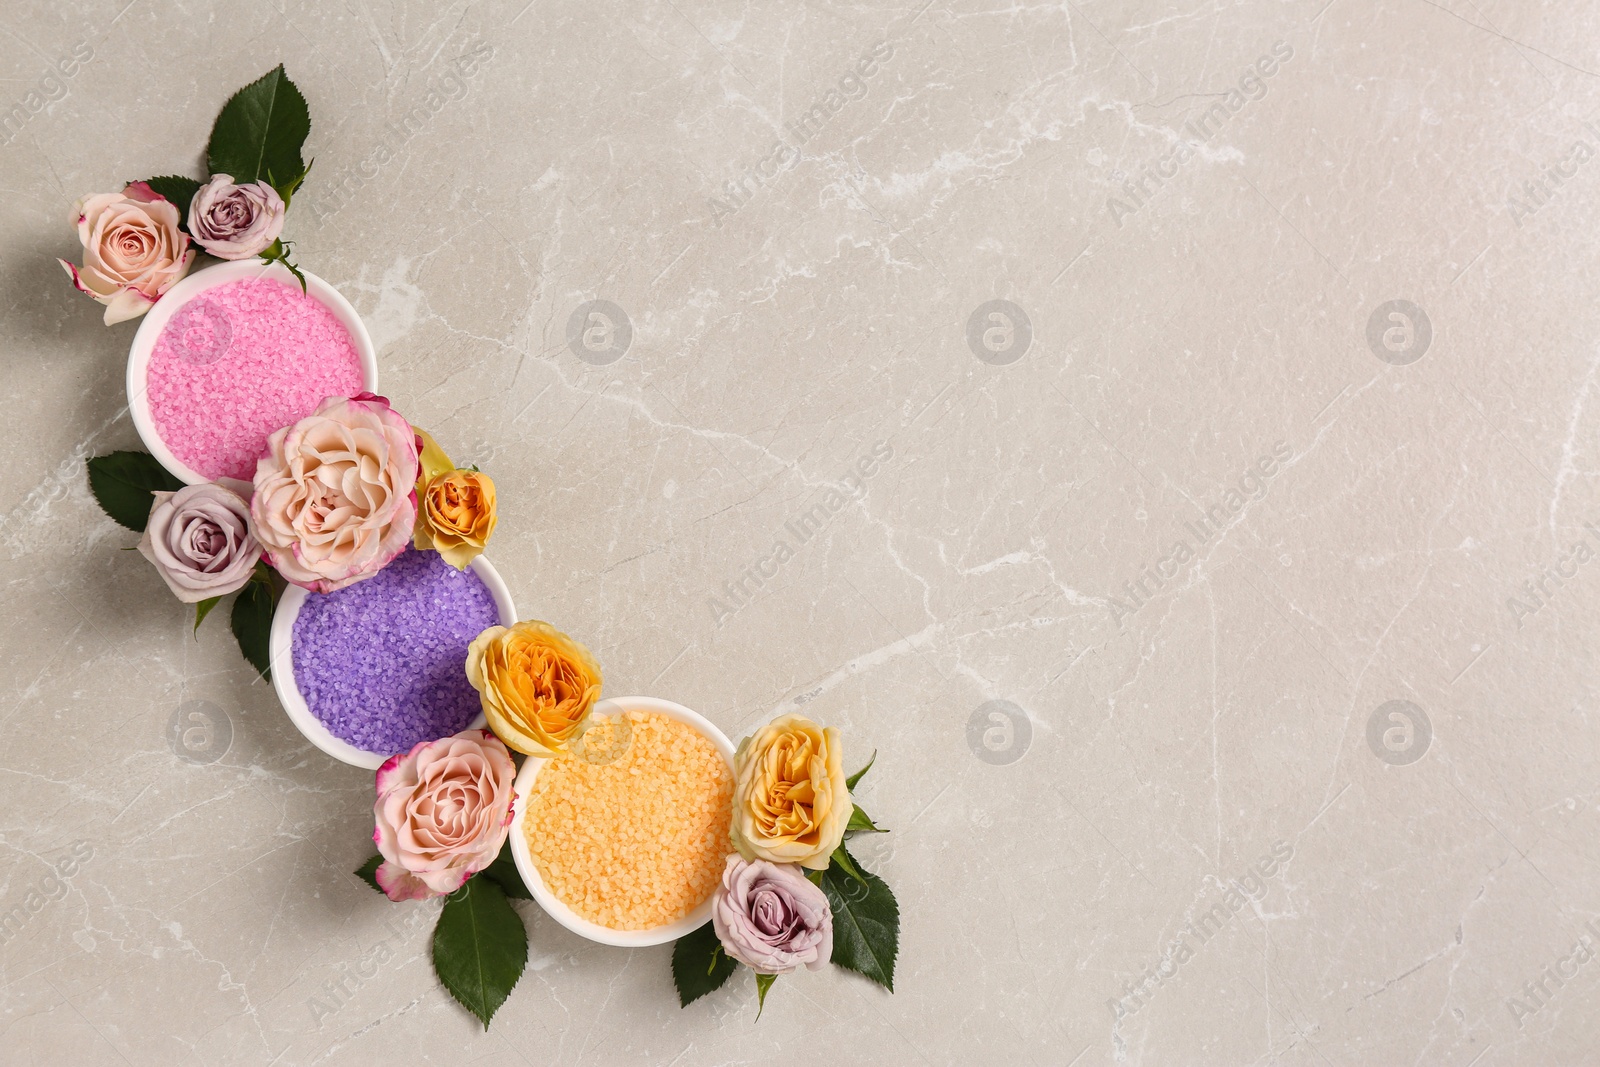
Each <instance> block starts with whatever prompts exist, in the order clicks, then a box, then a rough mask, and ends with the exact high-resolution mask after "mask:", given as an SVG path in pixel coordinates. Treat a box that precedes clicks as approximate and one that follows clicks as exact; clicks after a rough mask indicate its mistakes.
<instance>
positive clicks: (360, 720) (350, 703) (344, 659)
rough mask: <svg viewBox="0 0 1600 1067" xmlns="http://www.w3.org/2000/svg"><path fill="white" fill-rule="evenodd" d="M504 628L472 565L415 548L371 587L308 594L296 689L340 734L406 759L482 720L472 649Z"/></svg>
mask: <svg viewBox="0 0 1600 1067" xmlns="http://www.w3.org/2000/svg"><path fill="white" fill-rule="evenodd" d="M499 621H500V614H499V611H498V609H497V608H496V607H495V603H494V597H493V596H491V595H490V593H489V590H488V587H486V586H485V585H484V584H483V581H482V580H481V579H480V578H479V577H478V576H477V574H476V573H475V572H474V571H473V570H472V568H470V567H469V568H467V569H466V570H464V571H458V570H456V569H455V568H454V567H452V566H450V564H448V563H446V562H445V561H444V560H443V559H441V558H440V556H439V554H438V553H437V552H418V551H417V550H415V549H407V550H406V551H405V552H404V553H402V554H401V555H400V556H398V557H396V558H395V560H394V561H393V562H392V563H390V564H389V565H388V566H387V567H385V568H383V569H382V570H381V571H379V572H378V573H377V574H376V575H374V576H373V577H371V578H368V579H366V580H365V581H360V582H357V583H355V584H354V585H350V586H346V587H345V588H343V589H339V590H336V591H335V592H332V593H327V594H319V593H312V594H310V595H309V596H307V597H306V600H305V603H304V604H303V605H302V606H301V608H300V614H299V616H298V617H296V619H295V621H294V640H293V657H294V678H295V684H296V686H297V687H298V688H299V690H300V693H301V695H302V696H304V697H305V700H306V705H307V706H308V707H309V708H310V709H311V714H313V715H315V716H316V717H317V718H318V719H320V720H321V721H322V723H323V725H325V726H327V728H328V729H329V730H330V731H331V732H332V733H333V735H334V736H335V737H338V738H340V739H341V740H344V741H348V742H349V743H350V744H352V745H354V746H355V747H356V748H359V749H362V750H364V751H367V752H378V753H382V754H384V755H392V754H394V753H397V752H406V751H409V750H410V748H411V746H413V745H415V744H416V743H417V742H419V741H433V740H437V739H438V738H441V737H448V736H450V735H451V734H454V733H459V732H460V731H461V730H463V729H465V728H466V727H467V725H468V724H469V723H471V722H472V720H473V719H475V718H476V717H477V715H478V711H479V703H478V693H477V691H476V690H475V689H473V688H472V686H471V685H470V684H469V683H468V682H467V675H466V669H465V664H466V661H467V646H468V645H469V644H471V643H472V639H473V638H475V637H477V636H478V635H479V634H480V633H482V632H483V631H484V630H486V629H488V628H489V627H491V626H494V625H496V624H497V623H499Z"/></svg>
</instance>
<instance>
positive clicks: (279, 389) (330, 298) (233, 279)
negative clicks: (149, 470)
mask: <svg viewBox="0 0 1600 1067" xmlns="http://www.w3.org/2000/svg"><path fill="white" fill-rule="evenodd" d="M303 273H304V274H305V278H306V288H305V291H304V292H302V291H301V289H300V282H299V280H298V279H296V278H295V277H294V275H293V274H291V273H290V272H289V271H288V269H287V268H285V267H284V266H283V264H281V263H264V262H262V261H261V260H259V259H249V260H238V261H235V262H228V263H219V264H217V265H216V266H214V267H207V268H205V269H204V270H198V271H195V272H194V273H193V274H190V275H189V276H188V277H187V278H184V279H183V280H182V281H180V282H179V283H178V284H177V285H174V286H173V287H172V288H171V289H170V290H169V291H168V292H167V294H166V295H165V296H163V297H162V298H161V299H160V300H157V301H156V303H155V306H154V307H152V308H151V309H150V310H149V311H148V312H146V313H145V316H144V318H143V319H142V320H140V323H139V330H138V332H137V333H136V334H134V336H133V345H132V346H131V348H130V349H129V351H128V411H129V414H131V415H132V417H133V425H134V428H135V429H136V430H138V431H139V437H140V439H141V440H143V441H144V444H145V447H146V448H148V449H149V450H150V454H151V455H153V456H155V458H156V459H157V460H158V461H159V462H160V463H161V465H162V466H164V467H166V468H167V470H169V471H171V472H172V473H173V474H174V475H176V476H177V477H179V478H181V479H183V480H184V481H185V482H187V483H189V484H190V485H193V484H195V483H197V482H210V481H223V482H228V483H233V484H234V487H235V488H239V484H238V483H241V482H249V481H250V480H251V479H252V478H253V477H254V476H255V470H256V460H257V459H258V458H259V457H260V456H261V455H262V454H263V453H265V452H266V445H267V438H268V437H269V436H270V435H271V434H272V433H273V432H274V431H276V430H279V429H282V428H283V427H285V426H289V425H291V424H293V423H295V422H298V421H299V420H301V419H302V418H304V417H305V416H307V415H309V414H311V413H312V412H313V411H314V410H316V408H317V405H318V404H320V403H321V402H322V401H323V400H324V399H325V398H327V397H330V396H352V395H354V394H356V393H359V392H362V391H366V392H376V391H377V387H378V361H377V357H376V355H375V354H374V353H373V349H372V338H371V337H369V336H368V335H367V328H366V327H365V326H364V325H362V323H361V317H360V316H359V315H357V314H356V310H355V308H353V307H351V306H350V302H349V301H348V300H346V299H345V298H344V297H343V296H341V295H340V294H339V291H338V290H337V289H335V288H334V287H333V286H331V285H329V284H328V283H327V282H325V281H323V280H322V279H321V278H319V277H317V276H316V275H315V274H312V273H311V272H309V271H305V272H303Z"/></svg>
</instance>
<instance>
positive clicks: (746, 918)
mask: <svg viewBox="0 0 1600 1067" xmlns="http://www.w3.org/2000/svg"><path fill="white" fill-rule="evenodd" d="M711 925H712V929H714V930H716V932H717V940H718V941H721V942H722V948H723V951H725V952H727V954H728V955H729V956H731V957H733V958H734V959H736V960H738V961H739V962H740V963H742V964H744V965H745V966H746V967H749V968H750V969H751V970H753V971H755V972H756V973H757V974H788V973H789V972H790V971H792V970H794V969H795V968H797V967H801V966H804V967H807V968H809V969H811V970H813V971H815V970H817V969H818V968H820V967H822V966H823V965H824V964H825V963H827V962H828V961H829V960H831V959H832V958H833V909H832V908H831V907H829V906H828V896H827V894H826V893H824V892H823V891H822V890H821V889H818V888H817V887H816V886H814V885H812V884H811V883H810V882H809V881H807V879H806V876H805V872H804V871H803V870H802V869H801V868H800V867H799V866H797V865H796V864H793V863H768V862H767V861H766V860H756V861H755V862H753V863H752V862H750V861H749V860H746V859H745V858H744V857H742V856H737V855H734V856H729V857H728V862H727V865H726V866H725V867H723V870H722V881H721V882H719V883H718V884H717V888H716V890H715V891H714V892H713V893H712V894H711Z"/></svg>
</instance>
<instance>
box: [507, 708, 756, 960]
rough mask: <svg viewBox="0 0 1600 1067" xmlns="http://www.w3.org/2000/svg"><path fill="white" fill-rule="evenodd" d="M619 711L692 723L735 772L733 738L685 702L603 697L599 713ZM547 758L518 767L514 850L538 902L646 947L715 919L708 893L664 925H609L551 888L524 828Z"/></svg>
mask: <svg viewBox="0 0 1600 1067" xmlns="http://www.w3.org/2000/svg"><path fill="white" fill-rule="evenodd" d="M619 711H647V712H654V713H655V714H657V715H661V716H664V717H666V718H668V719H676V720H678V721H679V722H686V723H688V724H689V725H690V726H693V727H694V728H695V729H696V730H698V731H700V733H702V734H704V735H705V737H706V738H707V740H709V741H710V742H711V743H712V744H713V745H715V746H716V748H717V751H718V752H720V753H722V758H723V759H725V760H727V761H728V772H729V773H730V774H731V773H733V742H731V741H729V740H728V736H727V735H726V734H724V733H723V732H722V731H721V730H719V729H717V728H716V727H715V726H714V725H712V724H711V723H710V722H709V721H707V720H706V719H705V718H704V717H703V716H700V715H697V714H696V713H694V712H692V711H690V710H689V709H688V708H686V707H684V706H683V705H682V704H674V703H673V702H672V701H670V700H662V699H660V698H659V697H613V698H611V699H608V700H602V701H600V702H599V703H597V704H596V705H595V708H594V714H596V715H607V716H611V715H615V714H617V713H618V712H619ZM548 762H550V761H549V760H545V759H538V758H536V757H533V756H529V757H528V758H527V760H525V761H524V762H523V764H522V770H520V771H518V772H517V785H516V790H517V795H516V800H515V801H514V807H513V808H512V812H513V814H512V818H511V856H512V858H513V859H515V860H516V861H517V871H518V872H519V873H521V875H522V881H523V882H524V883H525V884H526V885H527V887H528V891H529V892H531V893H532V894H533V899H534V900H537V901H538V902H539V906H540V907H541V908H543V909H544V910H545V911H546V913H548V914H549V915H550V917H551V918H553V919H555V921H556V922H558V923H560V924H561V925H562V926H565V927H566V928H567V929H568V930H571V931H572V932H573V933H575V934H581V935H583V936H584V937H587V938H588V939H589V940H591V941H598V942H600V944H602V945H616V946H618V947H619V948H643V947H645V946H646V945H661V944H665V943H666V942H668V941H676V940H677V939H678V938H680V937H683V936H684V935H685V934H690V933H693V932H694V931H696V930H698V929H699V928H700V927H702V926H704V925H705V924H706V923H708V922H710V921H711V898H710V897H709V896H708V897H706V899H705V900H702V901H701V902H700V905H699V907H697V908H695V909H694V910H693V911H691V912H690V913H689V914H688V915H685V916H684V917H683V918H681V919H679V920H678V921H676V922H670V923H667V924H666V925H665V926H657V927H653V928H651V929H649V930H613V929H611V927H609V926H601V925H600V924H599V923H593V922H590V921H589V920H588V919H585V918H583V917H582V916H581V915H579V914H578V913H577V912H575V911H573V910H572V909H571V908H569V907H567V906H566V904H564V903H562V901H561V899H560V898H559V897H557V896H556V895H555V894H554V893H552V892H550V890H549V889H548V888H546V886H545V884H544V878H543V877H542V876H541V875H540V874H539V867H538V864H536V863H534V862H533V856H532V855H530V854H529V852H528V839H527V838H526V837H525V836H524V835H523V832H522V817H523V807H524V805H525V804H526V803H527V798H528V791H529V790H530V789H531V788H532V787H533V780H534V779H535V778H537V777H539V772H540V771H541V770H543V769H544V765H545V764H546V763H548Z"/></svg>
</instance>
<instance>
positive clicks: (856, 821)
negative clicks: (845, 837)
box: [844, 804, 889, 834]
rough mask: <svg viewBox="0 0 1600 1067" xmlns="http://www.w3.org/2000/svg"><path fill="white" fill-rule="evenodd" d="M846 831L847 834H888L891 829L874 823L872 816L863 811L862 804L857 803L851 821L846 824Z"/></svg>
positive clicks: (851, 814)
mask: <svg viewBox="0 0 1600 1067" xmlns="http://www.w3.org/2000/svg"><path fill="white" fill-rule="evenodd" d="M844 832H845V833H847V834H854V833H868V834H886V833H888V832H889V831H887V830H885V829H884V828H883V827H881V826H878V825H876V824H875V823H873V821H872V816H870V815H868V814H867V813H866V812H864V811H862V810H861V805H860V804H857V805H856V806H855V810H854V811H852V812H851V813H850V821H849V822H848V823H846V824H845V827H844Z"/></svg>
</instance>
